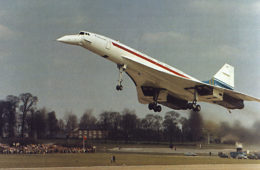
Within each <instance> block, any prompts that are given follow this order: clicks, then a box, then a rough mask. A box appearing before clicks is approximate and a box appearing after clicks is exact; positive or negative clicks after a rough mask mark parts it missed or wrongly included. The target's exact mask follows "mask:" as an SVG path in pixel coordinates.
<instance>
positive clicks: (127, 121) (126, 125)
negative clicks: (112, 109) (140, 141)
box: [121, 109, 138, 142]
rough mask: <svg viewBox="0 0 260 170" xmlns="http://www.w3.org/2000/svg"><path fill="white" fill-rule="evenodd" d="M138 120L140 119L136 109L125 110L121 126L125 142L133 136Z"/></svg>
mask: <svg viewBox="0 0 260 170" xmlns="http://www.w3.org/2000/svg"><path fill="white" fill-rule="evenodd" d="M137 122H138V119H137V116H136V114H135V112H134V111H130V110H128V109H125V110H124V111H123V115H122V119H121V127H122V131H123V135H124V139H125V142H128V140H129V138H133V136H134V132H135V131H136V128H137Z"/></svg>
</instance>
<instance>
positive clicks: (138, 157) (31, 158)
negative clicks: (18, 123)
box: [0, 145, 260, 170]
mask: <svg viewBox="0 0 260 170" xmlns="http://www.w3.org/2000/svg"><path fill="white" fill-rule="evenodd" d="M129 146H131V147H126V146H124V147H121V148H120V149H119V148H118V147H109V148H107V147H105V146H102V148H101V149H100V150H99V151H98V152H97V153H86V154H83V153H81V154H73V153H71V154H31V155H26V154H21V155H18V154H9V155H4V154H0V168H24V169H28V168H32V169H35V168H40V169H46V168H47V169H64V167H67V168H66V169H101V170H103V169H104V170H105V169H109V170H110V169H134V170H135V169H151V170H153V169H161V168H162V169H236V170H240V169H260V160H249V159H248V160H238V159H231V158H228V159H226V158H219V157H218V156H215V153H217V152H218V151H222V152H223V150H224V152H225V151H230V150H231V151H232V148H228V147H223V146H221V147H220V148H219V147H207V148H202V149H199V148H198V147H177V148H176V151H175V150H174V149H169V148H167V147H160V148H158V147H151V146H150V147H147V146H146V147H140V146H137V147H135V146H133V145H129ZM209 151H211V152H212V153H213V156H209V155H208V153H209ZM185 152H194V153H198V154H199V156H195V157H191V156H184V154H183V153H185ZM112 155H115V157H116V162H115V163H111V157H112ZM58 167H59V168H58Z"/></svg>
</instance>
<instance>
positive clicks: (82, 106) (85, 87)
mask: <svg viewBox="0 0 260 170" xmlns="http://www.w3.org/2000/svg"><path fill="white" fill-rule="evenodd" d="M259 17H260V1H246V0H244V1H238V0H234V1H219V0H211V1H208V0H198V1H193V0H191V1H185V0H179V1H157V0H154V1H152V0H149V1H148V0H143V1H138V0H132V1H121V0H117V1H116V0H110V1H106V0H103V1H101V0H95V1H91V0H89V1H87V0H82V1H66V0H56V1H55V0H50V1H48V0H45V1H33V0H31V1H23V0H17V1H5V0H0V79H1V83H0V98H1V99H4V98H5V97H6V96H7V95H9V94H13V95H19V94H20V93H23V92H31V93H32V94H33V95H36V96H38V97H39V103H38V106H39V107H42V106H46V107H47V108H49V109H52V110H55V111H56V113H57V115H58V116H59V117H62V116H63V114H64V112H66V111H72V112H73V113H75V114H77V115H82V113H83V112H84V110H86V109H94V113H95V114H96V115H98V114H99V113H100V112H101V111H103V110H116V111H122V110H123V109H124V108H130V109H135V110H136V113H137V114H138V115H139V116H140V117H143V116H144V115H145V114H147V113H149V111H148V109H147V106H146V105H141V104H139V103H138V101H137V95H136V91H135V86H134V84H133V83H132V82H131V80H130V79H129V78H128V77H126V76H125V78H124V82H123V84H124V90H123V91H122V92H117V91H116V90H115V85H116V81H117V78H118V72H117V69H116V66H115V64H114V63H111V62H109V61H107V60H104V59H103V58H101V57H99V56H97V55H95V54H93V53H91V52H89V51H87V50H85V49H83V48H80V47H76V46H69V45H65V44H61V43H58V42H56V41H55V39H56V38H58V37H60V36H63V35H65V34H74V33H78V32H79V31H80V30H88V31H90V32H95V33H99V34H103V35H106V36H108V37H110V38H113V39H117V40H120V42H122V43H124V44H126V45H128V46H130V47H133V48H135V49H137V50H140V51H142V52H145V53H146V54H148V55H150V56H152V57H154V58H156V59H159V60H161V61H163V62H166V63H167V64H169V65H172V66H174V67H176V68H178V69H180V70H182V71H184V72H185V73H187V74H190V75H192V76H194V77H195V78H198V79H200V80H207V79H210V78H211V77H212V75H214V74H215V72H217V71H218V70H219V69H220V68H221V66H222V65H224V63H226V62H227V63H229V64H231V65H233V66H234V67H235V89H236V90H237V91H240V92H243V93H246V94H250V95H253V96H256V97H260V90H259V87H260V81H259V79H260V69H259V65H260V59H259V57H260V48H259V47H260V20H259ZM245 104H246V107H245V109H244V110H236V111H233V114H231V115H230V114H228V112H227V111H226V109H224V108H221V107H218V106H214V105H210V104H202V114H204V115H205V117H207V118H209V119H210V118H211V119H212V117H214V119H221V120H235V119H239V120H242V121H245V122H252V121H253V120H255V119H256V118H257V119H260V113H259V110H260V104H259V103H249V102H246V103H245ZM163 109H164V112H165V111H168V110H169V109H167V108H165V107H163ZM164 112H162V113H161V114H162V115H163V114H164ZM180 113H182V114H183V115H185V114H186V113H187V112H186V111H182V112H180Z"/></svg>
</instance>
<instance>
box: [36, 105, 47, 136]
mask: <svg viewBox="0 0 260 170" xmlns="http://www.w3.org/2000/svg"><path fill="white" fill-rule="evenodd" d="M46 113H47V110H46V109H45V108H42V109H40V110H37V111H36V112H35V114H34V117H33V119H34V120H33V123H34V125H35V131H36V135H37V136H36V138H41V139H42V138H45V137H46V131H47V114H46ZM33 130H34V129H33Z"/></svg>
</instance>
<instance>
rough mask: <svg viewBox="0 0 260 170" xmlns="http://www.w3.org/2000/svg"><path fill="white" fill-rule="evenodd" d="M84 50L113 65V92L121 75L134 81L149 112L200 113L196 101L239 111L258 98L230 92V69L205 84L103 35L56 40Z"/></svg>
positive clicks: (224, 69)
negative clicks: (116, 72) (115, 71)
mask: <svg viewBox="0 0 260 170" xmlns="http://www.w3.org/2000/svg"><path fill="white" fill-rule="evenodd" d="M57 41H59V42H63V43H66V44H71V45H78V46H81V47H83V48H86V49H88V50H90V51H92V52H94V53H96V54H98V55H100V56H102V57H104V58H105V59H108V60H110V61H112V62H114V63H116V65H117V68H118V69H119V79H118V83H117V86H116V90H122V89H123V86H122V81H123V73H126V74H127V75H128V76H129V77H130V78H131V79H132V81H133V82H134V84H135V86H136V90H137V95H138V100H139V102H140V103H142V104H148V108H149V109H150V110H154V111H155V112H160V111H161V110H162V108H161V106H160V104H161V105H164V106H166V107H169V108H172V109H175V110H187V109H191V110H193V111H196V112H198V111H200V110H201V107H200V105H198V104H197V102H208V103H212V104H218V105H220V106H223V107H225V108H227V109H228V110H229V111H230V110H231V109H243V108H244V101H257V102H260V99H258V98H255V97H251V96H248V95H245V94H242V93H239V92H236V91H234V67H233V66H231V65H229V64H225V65H224V66H223V67H222V68H221V69H220V70H219V71H218V72H217V73H216V74H215V75H214V76H213V77H212V79H210V80H209V81H204V82H202V81H199V80H197V79H195V78H193V77H191V76H189V75H188V74H185V73H184V72H182V71H180V70H178V69H176V68H174V67H172V66H169V65H167V64H165V63H162V62H160V61H158V60H156V59H154V58H151V57H149V56H148V55H146V54H143V53H141V52H139V51H137V50H134V49H132V48H130V47H128V46H126V45H124V44H122V43H120V42H119V41H116V40H113V39H111V38H108V37H105V36H103V35H99V34H95V33H91V32H87V31H81V32H80V33H79V34H75V35H65V36H63V37H61V38H59V39H57Z"/></svg>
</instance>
